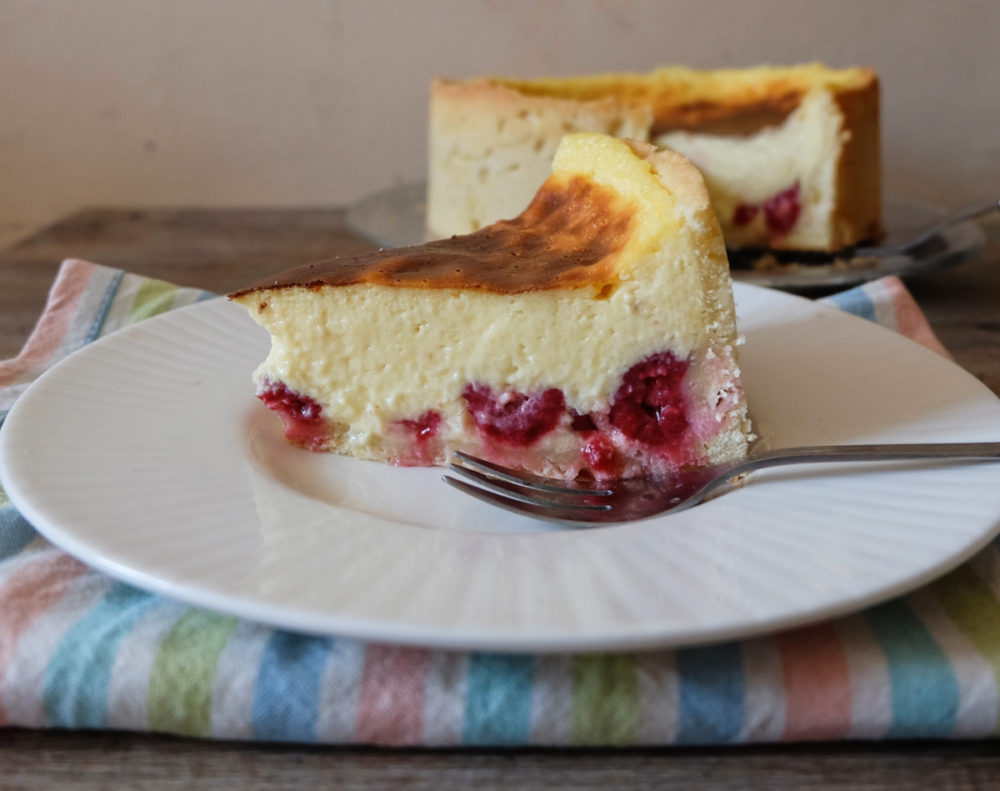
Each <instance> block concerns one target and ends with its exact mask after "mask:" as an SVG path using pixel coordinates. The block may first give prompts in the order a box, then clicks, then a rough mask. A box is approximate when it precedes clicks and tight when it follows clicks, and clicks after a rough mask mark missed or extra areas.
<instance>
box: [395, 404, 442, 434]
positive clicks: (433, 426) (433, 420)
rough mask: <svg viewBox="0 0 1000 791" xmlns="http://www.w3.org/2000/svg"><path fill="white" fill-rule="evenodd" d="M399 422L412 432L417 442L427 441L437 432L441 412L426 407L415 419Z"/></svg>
mask: <svg viewBox="0 0 1000 791" xmlns="http://www.w3.org/2000/svg"><path fill="white" fill-rule="evenodd" d="M399 424H400V425H401V426H402V427H403V428H405V429H406V430H407V431H409V432H410V433H411V434H413V438H414V439H415V440H416V441H417V442H427V440H429V439H431V438H432V437H433V436H434V435H435V434H437V430H438V426H440V425H441V414H440V413H439V412H436V411H435V410H433V409H428V410H427V411H426V412H424V414H422V415H421V416H420V417H418V418H417V419H416V420H400V421H399Z"/></svg>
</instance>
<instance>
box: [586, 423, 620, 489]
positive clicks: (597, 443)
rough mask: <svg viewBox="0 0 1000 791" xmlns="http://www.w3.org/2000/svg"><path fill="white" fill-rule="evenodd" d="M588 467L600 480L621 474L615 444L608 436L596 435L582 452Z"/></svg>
mask: <svg viewBox="0 0 1000 791" xmlns="http://www.w3.org/2000/svg"><path fill="white" fill-rule="evenodd" d="M581 453H582V454H583V458H584V460H585V461H586V462H587V466H588V467H589V468H590V469H591V471H592V472H593V473H594V474H595V475H596V476H597V477H598V478H614V477H616V476H618V475H619V474H620V473H621V460H620V459H619V457H618V452H617V451H616V450H615V445H614V442H612V441H611V437H609V436H608V435H607V434H601V433H595V434H594V435H593V436H591V437H588V438H587V440H586V442H584V443H583V448H582V450H581Z"/></svg>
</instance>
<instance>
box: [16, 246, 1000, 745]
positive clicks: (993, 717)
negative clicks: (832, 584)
mask: <svg viewBox="0 0 1000 791" xmlns="http://www.w3.org/2000/svg"><path fill="white" fill-rule="evenodd" d="M209 296H211V295H208V294H206V293H204V292H201V291H197V290H193V289H183V288H176V287H174V286H172V285H169V284H167V283H163V282H160V281H156V280H149V279H146V278H141V277H138V276H136V275H130V274H125V273H123V272H120V271H116V270H111V269H107V268H104V267H101V266H97V265H94V264H89V263H85V262H80V261H70V262H67V263H66V264H65V265H64V266H63V268H62V269H61V271H60V274H59V276H58V279H57V280H56V282H55V284H54V285H53V288H52V292H51V295H50V299H49V303H48V306H47V308H46V310H45V313H44V315H43V316H42V317H41V319H40V321H39V324H38V327H37V329H36V331H35V333H34V334H33V335H32V337H31V339H30V340H29V341H28V343H27V345H26V347H25V349H24V351H23V352H22V354H21V355H20V356H19V357H17V358H16V359H14V360H11V361H7V362H3V363H0V415H3V414H4V413H5V410H7V409H9V407H10V405H11V404H12V403H13V401H14V399H16V398H17V396H18V394H19V393H20V392H21V391H22V390H23V388H24V387H26V386H27V385H28V384H29V383H30V382H31V381H33V380H34V379H35V378H36V377H37V376H38V375H39V374H40V373H42V372H43V371H44V370H46V369H47V368H48V367H49V366H51V365H52V364H53V363H55V362H56V361H58V360H59V359H61V358H62V357H64V356H66V355H67V354H69V353H71V352H72V351H74V350H75V349H77V348H79V347H81V346H83V345H84V344H86V343H88V342H90V341H92V340H94V339H95V338H97V337H100V336H102V335H106V334H108V333H110V332H113V331H114V330H116V329H118V328H119V327H122V326H124V325H127V324H130V323H132V322H135V321H138V320H141V319H143V318H146V317H147V316H151V315H153V314H155V313H160V312H162V311H166V310H170V309H172V308H174V307H177V306H180V305H184V304H189V303H191V302H194V301H197V300H201V299H205V298H208V297H209ZM832 302H833V303H834V304H836V305H838V306H839V307H841V308H842V309H844V310H849V311H852V312H855V313H858V314H860V315H864V316H867V317H868V318H870V319H873V320H875V321H878V322H880V323H882V324H885V325H887V326H890V327H895V328H897V329H898V330H899V331H901V332H904V333H905V334H907V335H909V336H910V337H913V338H915V339H917V340H919V341H920V342H922V343H924V344H926V345H928V346H930V347H932V348H934V349H936V350H937V351H939V352H941V353H943V354H944V353H945V351H944V349H943V348H942V347H941V345H940V344H939V343H938V342H937V340H936V339H935V338H934V336H933V333H932V332H931V330H930V328H929V327H928V325H927V323H926V321H924V319H923V317H922V315H921V313H920V311H919V309H918V308H917V306H916V304H915V303H914V302H913V300H912V299H911V298H910V297H909V295H908V293H907V292H906V290H905V288H904V287H903V285H902V283H901V282H900V281H899V280H897V279H894V278H887V279H884V280H881V281H878V282H875V283H871V284H868V285H866V286H863V287H860V288H857V289H854V290H852V291H849V292H846V293H843V294H840V295H838V296H835V297H833V298H832ZM998 597H1000V553H998V545H997V544H993V545H990V546H989V547H987V548H986V549H985V550H984V551H982V552H981V553H979V554H978V555H977V556H975V557H974V558H973V559H972V560H971V561H970V562H968V563H966V564H964V565H963V566H961V567H959V568H958V569H957V570H955V571H953V572H951V573H950V574H948V575H947V576H945V577H943V578H942V579H939V580H938V581H936V582H934V583H932V584H931V585H929V586H927V587H925V588H922V589H921V590H918V591H916V592H914V593H912V594H910V595H908V596H905V597H902V598H898V599H895V600H893V601H890V602H887V603H885V604H882V605H880V606H877V607H873V608H870V609H868V610H865V611H862V612H859V613H857V614H854V615H851V616H848V617H844V618H840V619H837V620H835V621H829V622H825V623H820V624H816V625H812V626H808V627H806V628H800V629H796V630H793V631H786V632H783V633H779V634H774V635H769V636H766V637H761V638H755V639H752V640H747V641H742V642H730V643H723V644H717V645H711V646H701V647H694V648H687V649H680V650H675V651H660V652H643V653H635V654H613V655H612V654H580V655H558V656H552V655H546V656H519V655H500V654H485V653H460V652H448V651H436V650H434V651H432V650H423V649H417V648H400V647H394V646H387V645H379V644H373V643H365V642H361V641H357V640H349V639H340V638H325V637H316V636H305V635H300V634H294V633H291V632H287V631H281V630H275V629H272V628H269V627H265V626H262V625H259V624H255V623H252V622H247V621H243V620H240V619H237V618H233V617H229V616H225V615H220V614H217V613H213V612H210V611H207V610H203V609H199V608H194V607H190V606H187V605H184V604H181V603H179V602H176V601H172V600H170V599H167V598H164V597H161V596H158V595H154V594H151V593H147V592H145V591H142V590H139V589H136V588H134V587H131V586H129V585H125V584H123V583H120V582H116V581H114V580H112V579H110V578H108V577H106V576H104V575H103V574H101V573H98V572H96V571H94V570H92V569H89V568H88V567H86V566H85V565H83V564H82V563H80V562H79V561H77V560H75V559H74V558H72V557H70V556H69V555H67V554H66V553H64V552H62V551H61V550H59V549H58V548H56V547H54V546H53V545H51V544H49V543H48V542H47V541H45V540H44V539H43V538H42V537H41V536H39V535H38V534H37V533H36V532H35V531H34V530H33V529H32V528H31V526H30V525H28V524H27V522H25V521H24V519H23V518H22V517H21V516H20V515H19V514H17V513H16V512H15V510H14V509H13V507H12V506H11V505H10V503H9V502H7V501H6V498H5V497H4V496H3V494H2V491H0V724H6V725H18V726H27V727H37V728H45V727H64V728H115V729H132V730H140V731H145V730H149V731H162V732H171V733H179V734H188V735H194V736H201V737H211V738H224V739H247V740H250V739H258V740H277V741H297V742H314V743H337V744H349V743H374V744H382V745H416V746H451V745H493V746H498V745H507V746H517V745H606V746H612V745H669V744H720V743H736V742H762V741H782V740H785V741H792V740H806V739H858V738H861V739H879V738H925V737H926V738H931V737H946V738H948V737H986V736H992V735H994V734H995V733H996V732H997V728H998V722H1000V720H998V713H1000V692H998V690H1000V598H998Z"/></svg>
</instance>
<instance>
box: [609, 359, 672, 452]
mask: <svg viewBox="0 0 1000 791" xmlns="http://www.w3.org/2000/svg"><path fill="white" fill-rule="evenodd" d="M687 369H688V364H687V362H686V361H684V360H680V359H678V358H677V356H676V355H674V354H672V353H671V352H661V353H659V354H654V355H652V356H650V357H647V358H646V359H645V360H643V361H642V362H639V363H636V364H635V365H633V366H632V367H631V368H630V369H629V370H628V371H626V372H625V376H623V377H622V384H621V386H620V387H619V388H618V392H617V393H615V397H614V399H613V401H612V404H611V414H610V419H611V425H613V426H615V428H617V429H618V430H619V431H621V432H622V433H623V434H624V435H625V436H626V437H629V438H630V439H633V440H635V441H636V442H639V443H642V444H643V445H649V446H652V447H661V446H665V445H671V444H674V443H676V442H677V441H678V440H679V439H680V437H681V435H682V434H683V433H684V430H685V429H686V428H687V425H688V421H687V404H686V403H685V398H684V392H683V390H682V389H681V383H682V382H683V380H684V375H685V374H686V373H687Z"/></svg>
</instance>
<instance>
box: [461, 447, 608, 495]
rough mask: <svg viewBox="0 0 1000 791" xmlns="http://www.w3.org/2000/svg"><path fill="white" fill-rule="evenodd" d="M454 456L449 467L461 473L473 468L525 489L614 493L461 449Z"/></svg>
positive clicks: (588, 493)
mask: <svg viewBox="0 0 1000 791" xmlns="http://www.w3.org/2000/svg"><path fill="white" fill-rule="evenodd" d="M453 458H454V459H456V460H457V463H455V462H453V463H451V464H449V465H448V468H449V469H451V470H454V471H455V472H457V473H459V474H461V475H469V473H470V471H471V470H477V471H478V472H480V473H482V474H483V475H485V476H488V477H489V478H492V479H499V480H501V481H506V482H507V483H511V484H514V485H515V486H519V487H521V488H524V489H534V490H535V491H539V492H551V493H553V494H565V495H571V496H576V497H607V496H609V495H611V494H613V493H614V492H612V490H611V489H590V488H586V487H582V486H572V485H570V484H567V483H566V482H564V481H557V480H554V479H552V478H543V477H542V476H540V475H532V474H531V473H530V472H520V471H518V470H513V469H511V468H509V467H502V466H501V465H499V464H494V463H493V462H490V461H486V460H485V459H480V458H477V457H475V456H470V455H469V454H468V453H463V452H462V451H460V450H456V451H454V453H453ZM469 477H475V478H476V479H477V480H480V481H483V482H486V481H485V480H484V478H483V477H481V476H478V475H477V476H473V475H469Z"/></svg>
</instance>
